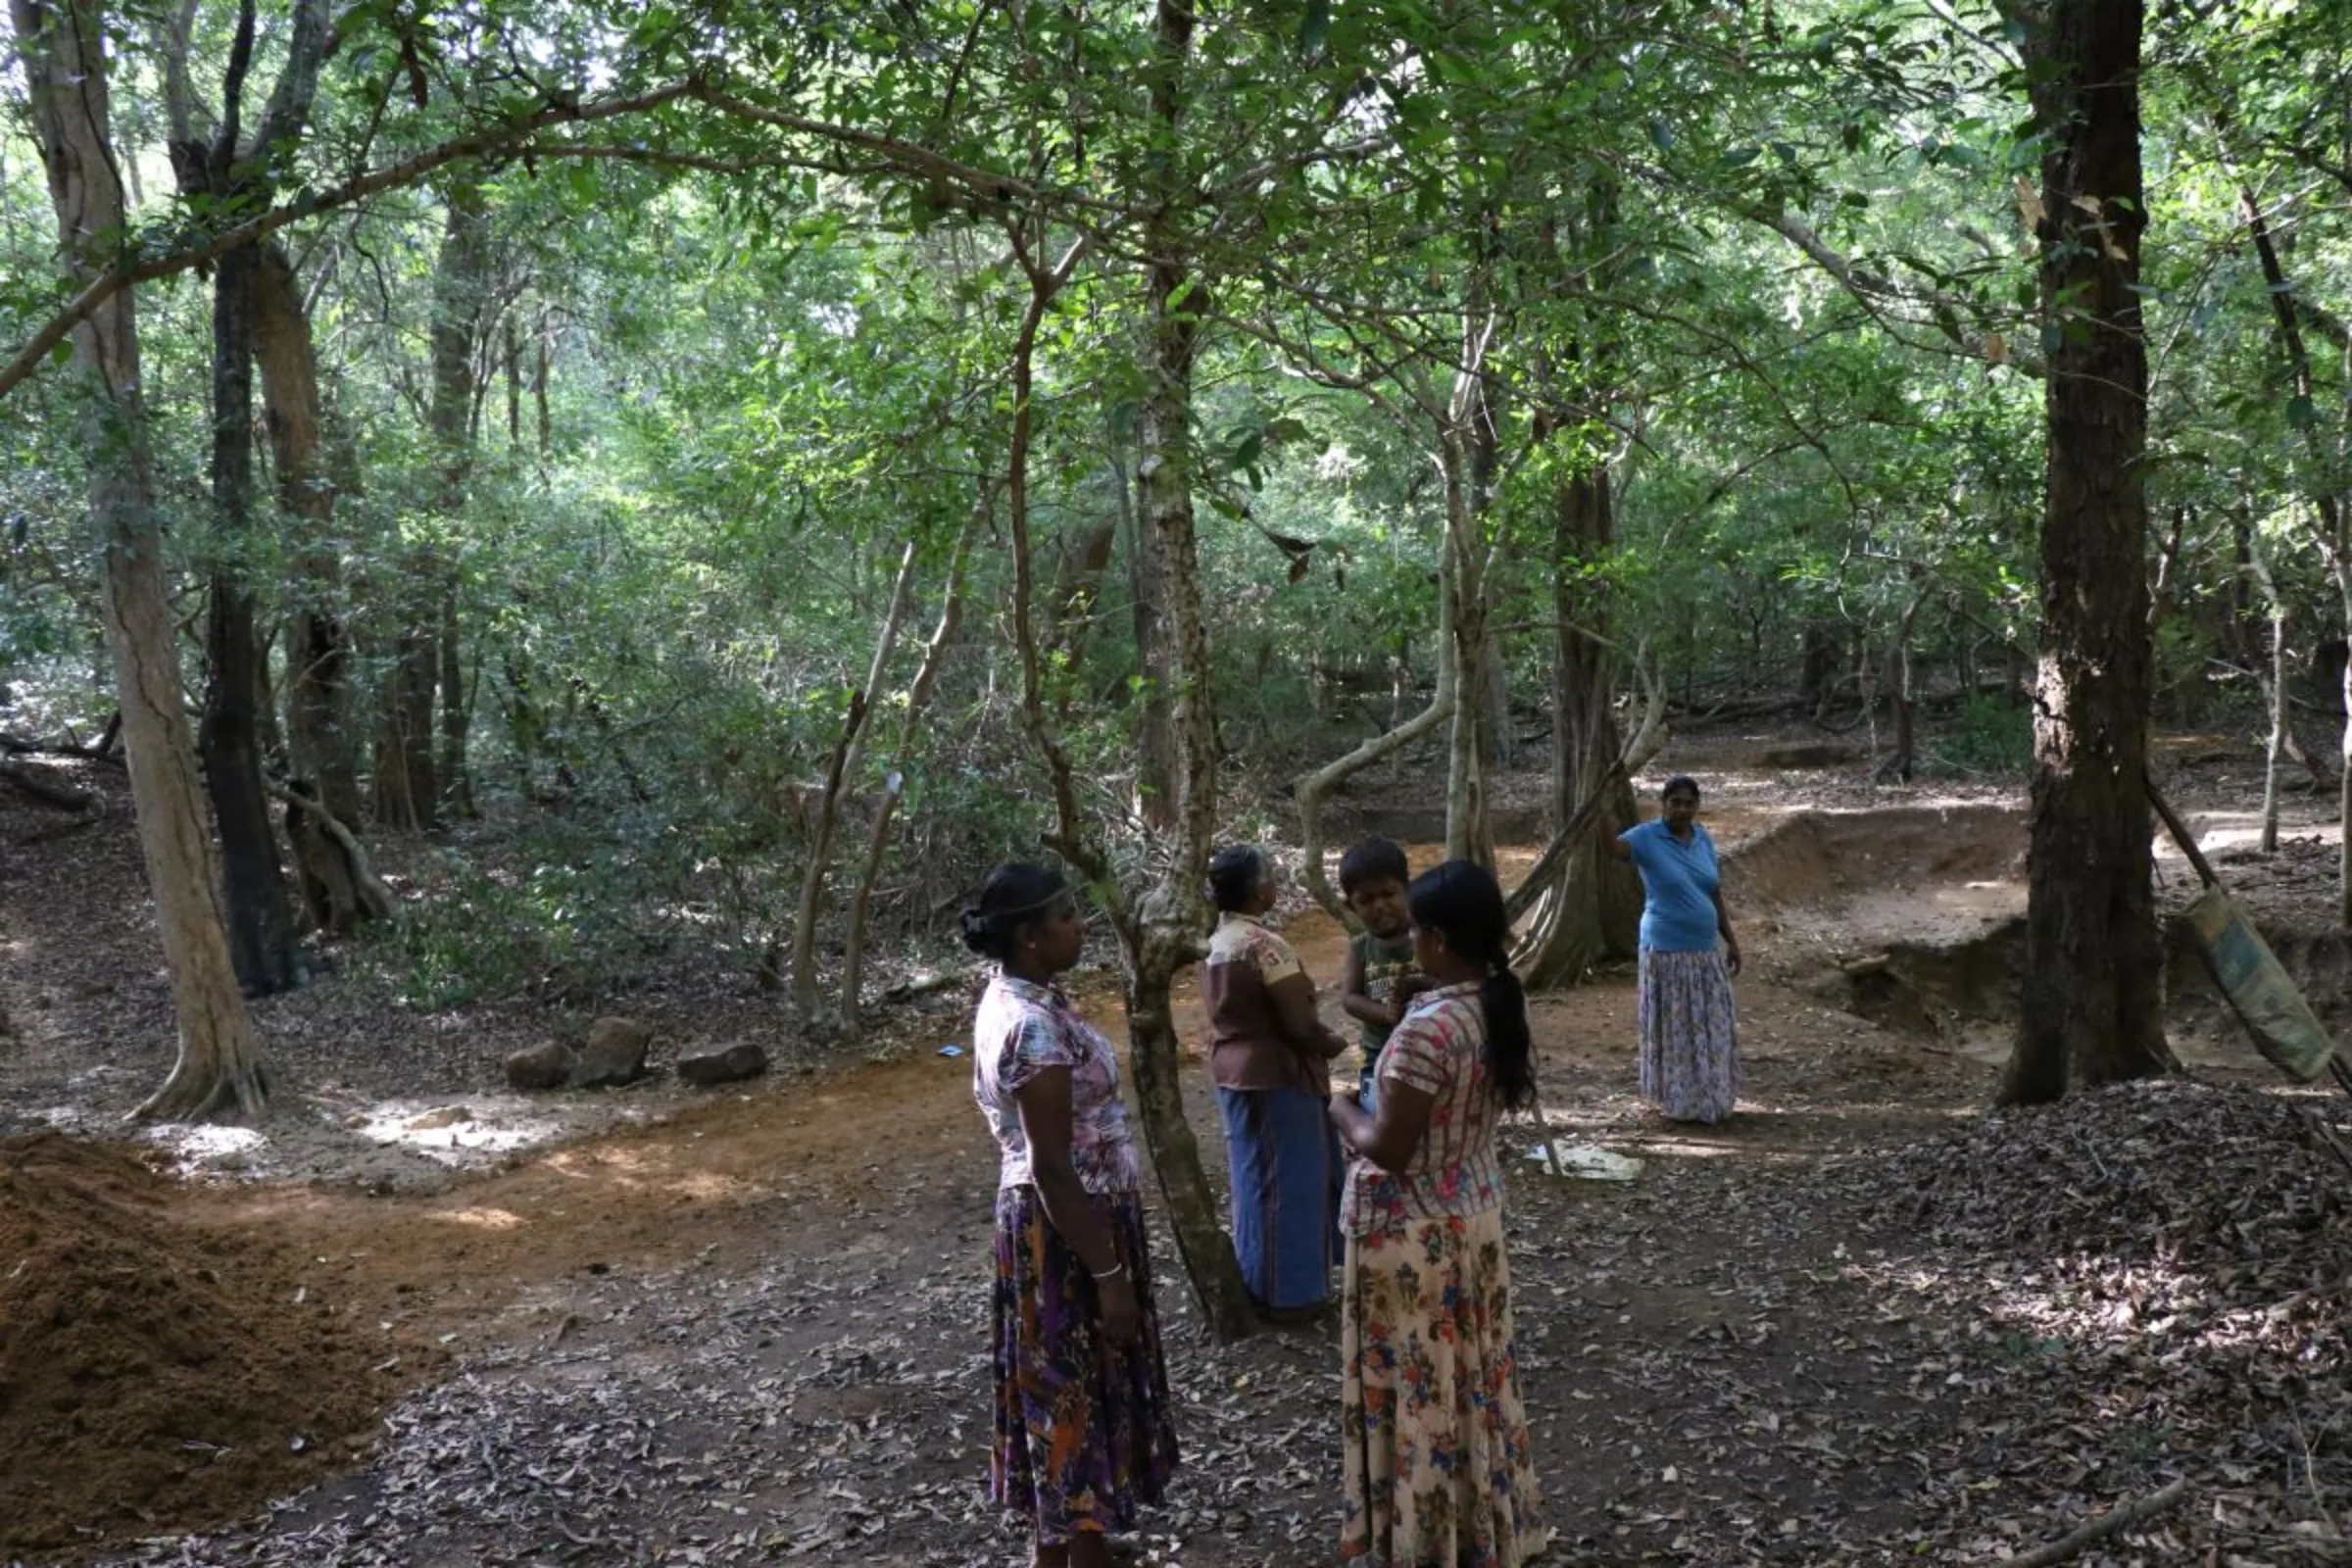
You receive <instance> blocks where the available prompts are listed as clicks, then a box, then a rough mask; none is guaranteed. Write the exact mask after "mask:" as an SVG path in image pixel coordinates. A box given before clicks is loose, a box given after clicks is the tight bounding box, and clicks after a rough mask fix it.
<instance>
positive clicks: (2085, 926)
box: [2001, 0, 2170, 1104]
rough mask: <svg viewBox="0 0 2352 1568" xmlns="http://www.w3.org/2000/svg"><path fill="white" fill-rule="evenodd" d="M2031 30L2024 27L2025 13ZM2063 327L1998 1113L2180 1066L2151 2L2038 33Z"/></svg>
mask: <svg viewBox="0 0 2352 1568" xmlns="http://www.w3.org/2000/svg"><path fill="white" fill-rule="evenodd" d="M2021 15H2022V13H2021ZM2025 21H2026V23H2027V44H2026V56H2027V59H2026V69H2027V71H2028V73H2029V75H2030V77H2031V78H2032V80H2033V81H2034V88H2033V98H2034V111H2035V115H2036V118H2037V120H2038V122H2039V130H2040V134H2041V135H2042V136H2044V137H2046V138H2047V142H2046V147H2045V150H2044V153H2043V156H2042V194H2041V206H2042V213H2041V215H2040V221H2039V225H2038V228H2039V237H2040V241H2041V290H2042V307H2043V311H2044V319H2045V320H2046V321H2047V323H2048V324H2049V326H2050V327H2051V328H2052V329H2053V331H2052V332H2051V338H2052V341H2053V344H2054V347H2053V349H2052V352H2051V353H2050V356H2049V378H2048V385H2047V390H2046V396H2045V405H2046V413H2045V419H2046V424H2047V429H2048V441H2049V455H2048V469H2047V476H2046V479H2045V482H2044V490H2043V496H2044V509H2043V514H2042V525H2041V583H2042V604H2041V609H2042V622H2041V662H2040V671H2039V675H2038V678H2037V681H2036V687H2035V695H2034V790H2033V815H2032V822H2031V830H2030V832H2031V838H2030V847H2029V855H2028V893H2027V910H2026V982H2025V996H2024V999H2023V1001H2024V1005H2023V1007H2022V1010H2021V1016H2020V1022H2019V1026H2018V1036H2017V1045H2016V1049H2015V1051H2014V1052H2013V1054H2011V1056H2010V1059H2009V1065H2008V1070H2007V1072H2006V1074H2005V1075H2004V1078H2003V1082H2002V1085H2001V1100H2002V1102H2003V1103H2010V1104H2017V1103H2038V1102H2045V1101H2052V1100H2056V1099H2058V1098H2059V1097H2060V1096H2062V1095H2063V1094H2065V1093H2066V1090H2067V1087H2068V1085H2069V1083H2070V1082H2071V1081H2074V1080H2082V1081H2084V1082H2088V1083H2093V1084H2096V1083H2106V1082H2111V1081H2114V1080H2118V1079H2125V1078H2138V1077H2147V1076H2152V1075H2155V1074H2158V1073H2161V1072H2163V1071H2164V1070H2165V1069H2166V1067H2167V1066H2168V1065H2169V1056H2170V1054H2169V1052H2168V1051H2167V1049H2166V1046H2165V1041H2164V1021H2163V1012H2162V995H2161V988H2162V978H2163V949H2162V945H2161V943H2160V941H2159V938H2158V933H2157V925H2156V909H2155V899H2154V894H2153V888H2152V886H2151V876H2152V866H2151V860H2150V857H2149V828H2148V821H2149V815H2148V812H2149V808H2148V799H2147V713H2148V695H2149V693H2148V683H2149V667H2150V664H2151V662H2152V657H2153V655H2152V649H2151V646H2150V639H2149V635H2148V576H2147V499H2146V496H2145V493H2144V490H2143V488H2142V478H2143V473H2144V469H2143V460H2144V457H2145V446H2146V434H2147V404H2146V394H2147V343H2146V340H2145V338H2144V337H2143V335H2142V331H2141V322H2140V304H2139V296H2138V293H2137V292H2136V285H2137V283H2138V278H2139V246H2140V236H2141V231H2142V229H2143V227H2144V226H2145V217H2144V212H2143V209H2142V206H2141V189H2140V165H2139V43H2140V4H2139V0H2053V3H2052V4H2051V5H2050V7H2049V8H2048V10H2047V12H2046V13H2037V14H2035V15H2033V16H2030V17H2026V18H2025Z"/></svg>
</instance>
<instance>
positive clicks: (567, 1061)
mask: <svg viewBox="0 0 2352 1568" xmlns="http://www.w3.org/2000/svg"><path fill="white" fill-rule="evenodd" d="M579 1059H580V1058H579V1055H578V1054H577V1053H576V1052H574V1051H573V1050H572V1049H571V1048H570V1047H569V1046H567V1045H565V1044H564V1042H562V1041H561V1040H551V1041H549V1042H548V1043H547V1044H545V1045H543V1046H532V1047H530V1048H529V1049H527V1050H523V1051H517V1052H516V1053H515V1054H513V1055H512V1056H509V1057H508V1058H507V1082H508V1083H510V1084H512V1085H513V1086H514V1087H515V1088H516V1089H519V1090H522V1091H523V1092H525V1093H526V1094H527V1093H532V1092H535V1091H538V1090H542V1089H561V1088H563V1087H564V1085H565V1084H567V1083H569V1082H570V1081H571V1074H572V1070H573V1069H574V1068H576V1067H577V1066H578V1065H579Z"/></svg>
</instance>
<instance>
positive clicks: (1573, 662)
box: [1523, 465, 1642, 988]
mask: <svg viewBox="0 0 2352 1568" xmlns="http://www.w3.org/2000/svg"><path fill="white" fill-rule="evenodd" d="M1554 507H1555V512H1554V518H1553V536H1552V549H1553V564H1552V614H1553V619H1554V626H1553V630H1552V662H1551V793H1552V809H1553V811H1554V817H1553V823H1554V830H1555V831H1556V830H1557V829H1558V828H1559V827H1560V826H1564V825H1565V824H1566V823H1567V822H1568V821H1569V819H1570V818H1571V816H1573V815H1574V813H1575V812H1576V810H1577V809H1578V808H1579V807H1580V806H1581V805H1583V804H1584V802H1585V801H1586V800H1588V799H1589V798H1591V797H1592V795H1593V792H1594V791H1595V790H1600V789H1602V788H1604V786H1605V788H1606V791H1607V796H1606V799H1605V800H1604V801H1603V802H1602V805H1601V809H1600V812H1599V815H1598V816H1597V818H1596V819H1595V820H1594V822H1593V828H1592V831H1591V833H1590V835H1589V836H1588V837H1587V838H1586V839H1585V841H1584V842H1583V843H1581V844H1579V845H1576V846H1574V847H1573V848H1572V849H1570V850H1569V852H1568V853H1567V854H1566V855H1564V856H1563V857H1562V858H1561V864H1560V870H1559V872H1558V873H1557V880H1556V882H1555V883H1554V886H1553V888H1552V890H1550V893H1549V898H1548V902H1547V903H1546V904H1545V905H1544V906H1543V911H1544V913H1543V919H1542V921H1541V928H1540V929H1539V930H1538V931H1536V932H1532V933H1530V936H1531V941H1530V942H1529V945H1528V952H1527V954H1526V955H1525V963H1526V970H1525V973H1524V976H1523V978H1524V979H1525V980H1526V982H1527V984H1528V985H1530V986H1532V987H1539V988H1547V987H1553V986H1563V985H1572V984H1574V983H1575V982H1576V981H1577V980H1578V979H1580V978H1582V977H1583V975H1584V973H1585V971H1586V970H1588V969H1590V968H1592V967H1593V965H1594V964H1595V963H1598V962H1600V961H1602V960H1603V959H1607V958H1626V957H1631V956H1633V955H1634V953H1635V951H1636V949H1637V947H1638V946H1639V943H1640V938H1641V925H1642V881H1641V877H1640V876H1639V875H1638V874H1637V873H1636V872H1635V871H1634V869H1633V867H1632V866H1630V865H1625V864H1622V863H1621V862H1619V861H1618V860H1617V859H1616V858H1614V857H1612V856H1610V855H1607V854H1605V853H1604V852H1603V850H1602V848H1601V845H1602V842H1603V840H1604V839H1607V838H1613V837H1614V836H1616V835H1617V834H1619V833H1622V832H1623V831H1625V829H1626V828H1628V827H1630V826H1631V825H1632V824H1633V822H1634V820H1635V815H1636V812H1635V807H1634V787H1633V784H1632V782H1631V781H1630V780H1628V779H1627V778H1625V777H1624V776H1623V774H1622V773H1621V772H1619V771H1618V770H1617V764H1618V761H1619V759H1620V757H1621V755H1622V753H1623V751H1624V739H1623V737H1622V736H1620V735H1619V734H1618V731H1617V715H1616V711H1615V703H1616V696H1617V682H1616V678H1615V677H1616V661H1615V660H1614V659H1613V658H1612V657H1611V656H1610V651H1609V645H1608V643H1607V641H1606V640H1605V639H1606V638H1607V636H1608V633H1609V615H1608V601H1607V597H1606V593H1607V590H1606V589H1605V588H1604V587H1596V586H1591V585H1592V584H1593V583H1594V582H1595V581H1596V579H1595V577H1594V573H1595V572H1596V571H1597V569H1598V568H1599V567H1600V566H1602V565H1603V564H1604V563H1605V562H1606V560H1607V558H1608V555H1609V553H1610V551H1612V550H1613V549H1615V547H1616V538H1617V521H1616V494H1615V489H1614V486H1613V485H1612V483H1611V481H1610V476H1609V470H1608V467H1607V466H1606V465H1594V466H1591V467H1589V468H1586V469H1584V470H1582V471H1580V472H1578V473H1576V474H1575V475H1574V476H1572V477H1570V478H1567V479H1564V480H1563V481H1561V483H1560V486H1559V491H1558V494H1557V495H1556V496H1555V498H1554Z"/></svg>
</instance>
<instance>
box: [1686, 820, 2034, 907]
mask: <svg viewBox="0 0 2352 1568" xmlns="http://www.w3.org/2000/svg"><path fill="white" fill-rule="evenodd" d="M2025 822H2026V819H2025V814H2024V813H2023V812H2021V811H2017V810H2014V809H2010V808H2008V807H2005V806H1977V805H1966V806H1948V807H1934V806H1905V807H1894V808H1889V809H1880V810H1873V811H1791V812H1789V815H1788V816H1786V817H1784V818H1783V819H1782V820H1781V821H1780V822H1778V823H1776V824H1775V825H1774V826H1773V827H1772V828H1771V829H1769V830H1768V831H1766V832H1764V833H1762V834H1760V835H1758V836H1757V837H1756V838H1753V839H1751V840H1749V841H1748V842H1747V843H1745V844H1742V845H1741V846H1740V848H1739V849H1737V850H1735V851H1733V852H1732V853H1731V854H1730V855H1729V856H1727V857H1726V863H1725V867H1724V869H1725V873H1726V875H1725V893H1726V895H1727V896H1729V897H1730V898H1732V899H1734V900H1735V901H1736V902H1737V903H1739V904H1740V905H1743V906H1754V907H1766V908H1772V907H1799V906H1807V905H1822V904H1835V903H1838V902H1839V901H1841V900H1843V899H1846V898H1849V897H1851V896H1852V895H1854V894H1856V893H1860V892H1865V891H1872V892H1879V891H1890V890H1895V889H1903V888H1914V887H1919V886H1922V885H1924V884H1928V883H1937V882H1970V881H1976V880H1980V879H2003V878H2008V877H2013V876H2015V875H2016V874H2017V873H2018V871H2019V869H2020V867H2021V866H2022V864H2023V861H2024V858H2025V849H2026V832H2025Z"/></svg>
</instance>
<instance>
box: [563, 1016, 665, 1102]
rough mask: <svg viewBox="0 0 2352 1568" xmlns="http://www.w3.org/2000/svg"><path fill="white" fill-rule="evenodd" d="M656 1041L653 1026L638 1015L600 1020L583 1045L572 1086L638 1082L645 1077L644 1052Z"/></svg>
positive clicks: (604, 1086) (604, 1085)
mask: <svg viewBox="0 0 2352 1568" xmlns="http://www.w3.org/2000/svg"><path fill="white" fill-rule="evenodd" d="M653 1043H654V1031H653V1028H652V1027H651V1026H650V1025H648V1024H644V1023H640V1022H639V1021H638V1020H637V1019H635V1018H599V1019H597V1020H596V1022H595V1023H594V1024H592V1025H590V1026H589V1029H588V1044H587V1045H585V1046H583V1047H582V1048H580V1063H579V1065H578V1066H577V1067H576V1068H574V1069H573V1070H572V1075H571V1082H572V1087H573V1088H575V1089H603V1088H609V1087H617V1086H619V1085H621V1084H633V1083H635V1082H636V1081H637V1080H638V1079H640V1078H642V1077H644V1076H645V1053H646V1050H647V1048H648V1047H650V1046H651V1045H652V1044H653Z"/></svg>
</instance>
